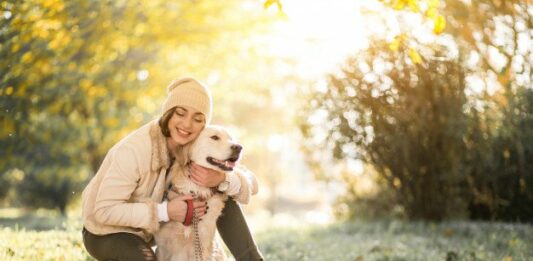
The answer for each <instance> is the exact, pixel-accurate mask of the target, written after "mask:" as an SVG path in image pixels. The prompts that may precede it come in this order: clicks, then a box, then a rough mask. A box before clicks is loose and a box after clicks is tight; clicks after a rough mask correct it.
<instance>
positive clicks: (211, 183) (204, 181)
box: [190, 162, 226, 188]
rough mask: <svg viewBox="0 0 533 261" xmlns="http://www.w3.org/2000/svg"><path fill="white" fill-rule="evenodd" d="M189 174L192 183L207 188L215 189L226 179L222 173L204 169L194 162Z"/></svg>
mask: <svg viewBox="0 0 533 261" xmlns="http://www.w3.org/2000/svg"><path fill="white" fill-rule="evenodd" d="M190 173H191V177H190V178H191V179H192V181H193V182H194V183H196V184H197V185H200V186H204V187H207V188H212V187H216V186H218V185H219V184H220V183H222V181H224V180H225V179H226V174H225V173H224V172H220V171H216V170H213V169H208V168H204V167H202V166H200V165H198V164H196V163H194V162H192V163H191V167H190Z"/></svg>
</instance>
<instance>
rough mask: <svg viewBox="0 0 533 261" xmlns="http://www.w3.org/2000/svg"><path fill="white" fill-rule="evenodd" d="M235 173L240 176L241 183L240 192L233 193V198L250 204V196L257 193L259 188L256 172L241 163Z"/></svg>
mask: <svg viewBox="0 0 533 261" xmlns="http://www.w3.org/2000/svg"><path fill="white" fill-rule="evenodd" d="M233 174H234V175H236V176H237V177H238V178H239V180H240V183H241V188H240V189H239V192H238V193H237V194H235V195H233V198H234V199H235V201H237V202H239V203H241V204H248V202H249V201H250V197H251V196H253V195H255V194H257V192H258V190H259V187H258V186H259V185H258V183H257V179H256V178H255V174H254V173H253V172H251V171H250V170H249V169H248V168H246V167H245V166H243V165H240V164H239V165H238V166H237V167H236V168H235V169H234V171H233Z"/></svg>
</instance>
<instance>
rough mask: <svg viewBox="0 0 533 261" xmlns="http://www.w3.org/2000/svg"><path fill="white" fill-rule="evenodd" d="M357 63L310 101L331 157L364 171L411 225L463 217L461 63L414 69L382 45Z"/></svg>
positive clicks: (404, 55)
mask: <svg viewBox="0 0 533 261" xmlns="http://www.w3.org/2000/svg"><path fill="white" fill-rule="evenodd" d="M429 50H431V48H429ZM429 50H426V51H429ZM438 52H439V51H435V53H434V55H435V56H439V57H446V55H445V54H444V53H438ZM358 57H360V58H353V59H350V60H349V61H348V62H347V63H346V65H345V66H344V67H343V68H342V73H340V74H335V75H330V76H329V80H328V82H329V83H328V88H327V89H325V90H323V93H317V94H316V95H315V96H314V98H313V100H312V102H311V104H312V107H311V111H310V113H311V114H312V113H316V112H320V111H322V112H323V113H324V114H327V121H326V122H323V123H321V124H320V128H324V126H326V127H325V130H324V129H322V131H326V133H327V135H326V136H327V139H326V141H327V144H332V153H333V154H334V155H335V157H336V158H339V159H341V158H345V157H351V158H360V159H362V160H364V161H365V162H367V163H369V164H371V165H372V166H373V167H374V168H375V169H376V170H377V172H378V173H379V175H380V177H381V178H383V179H384V180H386V181H387V187H388V188H389V189H391V190H393V191H394V193H395V196H396V197H395V198H396V200H397V202H398V203H399V204H400V205H401V206H403V207H404V209H405V213H406V214H407V216H408V217H410V218H412V219H430V220H442V219H445V218H448V217H451V216H456V215H461V214H464V210H465V209H466V207H465V206H464V204H463V203H462V202H461V197H462V196H463V194H464V192H465V191H464V190H463V188H464V187H465V186H464V182H463V180H464V179H463V177H464V176H463V171H464V166H463V159H462V153H461V152H462V151H463V150H464V146H463V142H462V139H463V137H464V135H465V133H466V126H467V125H466V123H467V115H465V113H464V112H463V111H462V109H463V106H464V105H465V103H466V97H465V93H464V88H465V71H464V69H463V67H462V66H461V64H460V62H459V61H458V60H457V58H455V59H454V58H447V59H446V60H426V61H425V62H423V63H418V64H415V63H413V62H412V60H411V57H410V54H409V50H408V49H405V48H404V49H401V50H399V51H393V50H390V49H389V48H388V44H387V43H385V42H383V41H380V42H379V43H378V44H375V45H374V46H372V47H371V48H369V49H368V50H366V51H365V52H364V53H361V54H360V55H359V56H358ZM306 128H307V133H308V134H312V132H313V131H312V129H309V128H311V126H308V127H306ZM316 128H317V126H315V130H316Z"/></svg>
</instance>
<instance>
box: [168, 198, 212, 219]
mask: <svg viewBox="0 0 533 261" xmlns="http://www.w3.org/2000/svg"><path fill="white" fill-rule="evenodd" d="M168 193H169V194H168V198H169V201H168V204H167V213H168V218H169V220H170V221H178V222H180V223H183V221H185V216H187V202H185V200H188V199H193V197H192V196H191V195H178V194H177V193H176V192H174V191H172V190H170V191H169V192H168ZM193 207H194V212H195V214H196V217H198V218H201V217H202V216H203V215H205V212H206V211H207V202H205V201H201V200H198V199H195V200H193Z"/></svg>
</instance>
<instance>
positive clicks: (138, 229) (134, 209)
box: [82, 120, 257, 242]
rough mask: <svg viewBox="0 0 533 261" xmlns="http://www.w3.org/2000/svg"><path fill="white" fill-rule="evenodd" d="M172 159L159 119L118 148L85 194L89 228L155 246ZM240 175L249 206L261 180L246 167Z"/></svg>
mask: <svg viewBox="0 0 533 261" xmlns="http://www.w3.org/2000/svg"><path fill="white" fill-rule="evenodd" d="M168 155H169V153H168V149H167V146H166V139H165V137H164V136H163V134H162V133H161V129H160V127H159V125H158V123H157V120H155V121H152V122H150V123H148V124H146V125H144V126H143V127H141V128H139V129H138V130H136V131H134V132H133V133H131V134H130V135H128V136H127V137H125V138H124V139H122V140H121V141H120V142H118V143H117V144H115V145H114V146H113V147H112V148H111V149H110V150H109V152H108V153H107V155H106V156H105V158H104V161H103V162H102V165H101V166H100V169H98V172H97V173H96V175H95V176H94V177H93V178H92V180H91V182H90V183H89V184H88V185H87V187H86V188H85V190H83V194H82V204H83V205H82V217H83V224H84V226H85V228H86V229H87V230H88V231H90V232H91V233H93V234H96V235H105V234H110V233H117V232H129V233H133V234H135V235H138V236H140V237H142V238H143V239H144V240H145V241H147V242H148V241H150V240H151V238H152V235H153V233H154V232H155V231H157V230H158V229H159V221H158V216H157V204H158V203H160V202H161V200H162V198H163V194H164V190H165V174H166V170H167V169H168V168H169V167H170V159H169V156H168ZM176 164H178V163H176ZM235 171H236V173H237V175H238V176H239V178H240V180H241V189H240V191H239V193H238V194H237V195H235V196H233V198H234V199H235V200H236V201H237V202H240V203H243V204H246V203H248V201H249V199H250V196H251V195H254V194H256V193H257V181H256V179H255V177H254V175H253V173H251V172H249V171H247V170H246V169H244V168H238V169H236V170H235Z"/></svg>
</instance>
